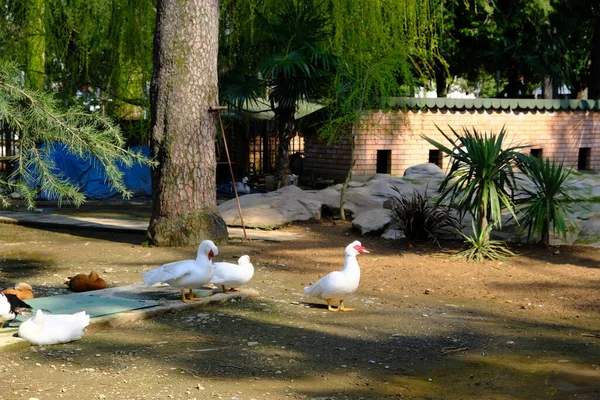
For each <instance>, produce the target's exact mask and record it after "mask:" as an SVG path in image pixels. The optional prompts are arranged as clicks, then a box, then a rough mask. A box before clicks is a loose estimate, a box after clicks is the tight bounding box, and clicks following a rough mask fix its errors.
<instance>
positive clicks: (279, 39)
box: [221, 0, 339, 185]
mask: <svg viewBox="0 0 600 400" xmlns="http://www.w3.org/2000/svg"><path fill="white" fill-rule="evenodd" d="M245 5H246V6H248V5H250V6H252V3H251V2H250V3H246V4H245ZM250 8H251V9H252V7H250ZM225 9H226V10H228V8H225ZM242 10H243V9H242ZM242 10H240V9H237V10H235V12H234V13H233V15H231V14H227V15H226V17H225V18H224V20H225V21H227V22H226V23H225V24H224V26H223V27H222V33H223V35H224V36H225V37H224V39H225V43H226V45H225V46H223V47H222V49H223V53H224V54H223V57H222V58H223V59H225V65H224V69H227V68H229V70H226V73H225V74H224V76H223V79H222V82H221V86H222V88H223V90H222V93H223V100H224V101H225V102H227V103H229V104H231V105H233V106H243V105H244V104H245V103H249V102H258V101H259V100H261V99H264V100H266V102H267V103H268V104H269V106H270V110H271V111H272V112H273V115H274V122H275V123H274V136H275V137H276V139H277V156H276V160H275V176H276V179H277V181H278V182H279V183H280V184H282V185H285V184H287V176H288V175H289V174H290V165H289V164H290V157H289V150H290V144H291V141H292V139H293V138H294V136H295V135H296V134H297V124H296V117H295V114H296V111H297V109H298V105H299V103H300V102H302V101H309V102H315V101H320V100H322V99H323V97H324V96H325V95H326V94H327V92H328V87H329V85H330V83H331V81H332V80H333V76H334V75H335V71H336V69H337V67H338V64H339V57H336V56H334V55H333V53H332V52H331V49H328V48H327V42H328V40H329V38H330V32H329V29H328V19H327V17H326V16H324V14H323V13H324V11H325V10H324V9H323V6H322V3H320V2H319V3H318V4H313V3H311V2H310V1H296V0H284V1H281V0H280V1H279V2H276V3H275V4H272V5H271V6H270V7H261V8H259V9H256V10H255V13H256V21H257V22H256V27H255V28H254V29H255V30H254V31H252V29H251V31H250V32H248V33H249V35H248V37H239V36H238V37H235V38H231V37H229V36H231V31H232V30H236V29H238V28H237V27H231V26H229V25H228V23H230V22H231V23H232V22H234V21H235V20H234V19H233V18H235V17H236V16H237V15H239V13H240V12H242ZM248 11H250V10H248ZM236 13H237V14H236ZM244 14H246V15H247V14H248V13H244ZM237 22H238V23H239V21H237ZM238 26H239V25H238ZM242 26H243V25H242ZM250 28H252V26H250ZM241 31H242V32H245V31H244V30H241ZM239 41H243V43H244V47H242V46H239ZM246 46H247V47H246ZM242 49H243V50H242ZM248 50H249V52H248Z"/></svg>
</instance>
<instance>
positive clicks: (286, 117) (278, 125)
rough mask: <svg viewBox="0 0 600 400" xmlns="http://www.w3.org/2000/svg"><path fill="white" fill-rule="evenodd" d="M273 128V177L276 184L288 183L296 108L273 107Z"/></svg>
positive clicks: (294, 132)
mask: <svg viewBox="0 0 600 400" xmlns="http://www.w3.org/2000/svg"><path fill="white" fill-rule="evenodd" d="M274 111H275V129H277V158H276V160H275V179H276V180H277V182H278V186H279V187H281V186H286V185H287V184H288V175H289V174H290V173H291V169H290V144H291V142H292V139H293V138H294V136H296V118H295V116H294V114H295V112H296V110H295V109H294V108H275V110H274Z"/></svg>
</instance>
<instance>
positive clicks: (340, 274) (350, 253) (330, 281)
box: [304, 240, 368, 311]
mask: <svg viewBox="0 0 600 400" xmlns="http://www.w3.org/2000/svg"><path fill="white" fill-rule="evenodd" d="M361 253H368V251H367V249H365V248H364V247H363V246H362V245H361V244H360V242H359V241H358V240H356V241H354V242H352V243H350V244H349V245H348V246H346V256H345V259H344V268H343V269H342V270H341V271H334V272H330V273H329V274H327V275H325V276H324V277H322V278H321V279H319V280H318V281H316V282H315V283H313V284H311V285H310V286H307V287H305V288H304V293H305V294H307V295H309V296H312V297H317V298H319V299H323V300H326V301H327V309H328V310H329V311H352V310H354V309H353V308H346V307H344V300H345V299H346V297H347V296H348V295H350V294H352V293H354V292H355V291H356V289H358V284H359V282H360V267H359V265H358V260H357V259H356V256H357V255H359V254H361ZM338 300H339V302H340V305H339V307H337V308H333V307H332V306H331V303H333V302H335V301H338Z"/></svg>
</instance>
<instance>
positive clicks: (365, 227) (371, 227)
mask: <svg viewBox="0 0 600 400" xmlns="http://www.w3.org/2000/svg"><path fill="white" fill-rule="evenodd" d="M390 222H392V214H391V211H390V210H385V209H383V208H380V209H376V210H369V211H365V212H363V213H360V214H359V215H357V216H356V218H354V219H353V220H352V226H353V227H354V228H355V229H358V230H359V231H360V233H361V235H366V234H382V233H384V232H385V231H386V228H387V227H388V226H389V224H390Z"/></svg>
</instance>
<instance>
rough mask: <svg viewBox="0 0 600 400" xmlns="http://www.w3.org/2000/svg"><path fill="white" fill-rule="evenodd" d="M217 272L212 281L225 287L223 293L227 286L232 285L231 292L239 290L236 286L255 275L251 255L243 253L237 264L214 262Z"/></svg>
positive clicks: (246, 281) (243, 283)
mask: <svg viewBox="0 0 600 400" xmlns="http://www.w3.org/2000/svg"><path fill="white" fill-rule="evenodd" d="M214 268H215V272H214V274H213V278H212V279H211V280H210V283H212V284H213V285H216V286H221V287H222V288H223V293H226V292H227V289H226V287H230V288H231V289H230V290H229V291H230V292H237V290H236V289H235V288H237V287H240V286H242V285H245V284H246V283H248V282H249V281H250V279H252V277H253V276H254V266H253V265H252V263H251V262H250V256H248V255H243V256H241V257H240V258H239V259H238V263H237V264H233V263H229V262H216V263H214Z"/></svg>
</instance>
